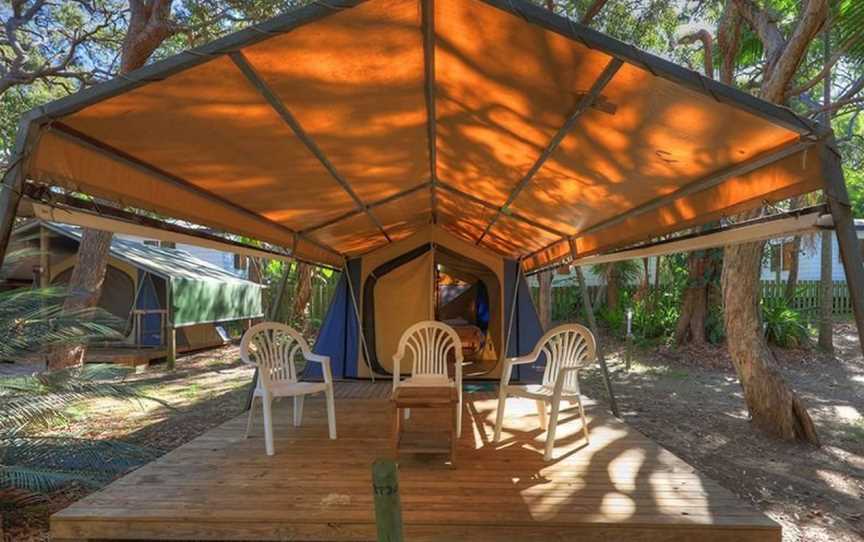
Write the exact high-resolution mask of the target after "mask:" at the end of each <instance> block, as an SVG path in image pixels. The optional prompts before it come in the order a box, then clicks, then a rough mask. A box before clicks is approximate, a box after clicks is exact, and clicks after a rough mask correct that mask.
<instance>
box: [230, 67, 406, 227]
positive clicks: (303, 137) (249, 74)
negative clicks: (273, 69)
mask: <svg viewBox="0 0 864 542" xmlns="http://www.w3.org/2000/svg"><path fill="white" fill-rule="evenodd" d="M228 56H230V57H231V60H233V61H234V64H235V65H236V66H237V68H238V69H239V70H240V71H241V72H242V73H243V75H244V76H245V77H246V79H247V80H248V81H249V83H251V84H252V86H253V87H255V89H256V90H257V91H258V92H259V93H260V94H261V95H262V96H263V97H264V99H265V100H266V101H267V103H268V104H270V107H272V108H273V110H274V111H275V112H276V113H277V114H278V115H279V116H280V117H282V120H283V121H285V124H287V125H288V127H289V128H291V130H292V131H293V132H294V134H295V135H296V136H297V137H298V138H299V139H300V141H302V142H303V144H304V145H306V148H308V149H309V151H310V152H311V153H312V154H314V155H315V157H316V158H317V159H318V160H319V161H320V162H321V164H322V165H323V166H324V168H325V169H326V170H327V171H328V172H329V173H330V175H331V176H332V177H333V178H334V179H335V180H336V182H337V183H339V186H341V187H342V189H343V190H345V192H346V193H347V194H348V195H349V196H351V199H352V200H354V203H355V204H356V205H357V209H358V210H361V211H363V212H364V213H366V215H367V216H368V217H369V220H371V221H372V223H373V224H375V226H376V227H377V228H378V229H379V230H381V234H382V235H383V236H384V238H385V239H387V241H388V242H392V241H393V240H392V239H390V236H389V235H387V231H386V230H385V229H384V226H383V225H382V224H381V222H380V221H379V220H378V217H376V216H375V215H374V214H373V213H372V211H371V210H370V209H369V207H368V206H367V205H366V204H365V203H363V201H362V200H361V199H360V197H359V196H358V195H357V193H356V192H354V189H353V188H351V185H350V184H348V181H347V180H345V177H343V176H342V174H341V173H339V171H337V170H336V167H335V166H334V165H333V163H332V162H330V159H329V158H327V155H325V154H324V151H322V150H321V148H320V147H319V146H318V145H317V144H316V143H315V142H314V141H313V140H312V138H311V137H309V134H307V133H306V131H305V130H304V129H303V126H301V125H300V123H299V122H298V121H297V119H296V118H294V115H292V114H291V112H290V111H288V108H287V107H285V104H284V103H282V100H280V99H279V97H278V96H276V93H275V92H273V90H272V89H271V88H270V86H269V85H267V83H265V82H264V80H263V79H261V77H260V76H259V75H258V72H256V71H255V68H254V67H252V64H250V63H249V60H248V59H247V58H246V56H245V55H244V54H243V53H242V52H240V51H234V52H232V53H229V55H228Z"/></svg>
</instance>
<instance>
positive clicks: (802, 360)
mask: <svg viewBox="0 0 864 542" xmlns="http://www.w3.org/2000/svg"><path fill="white" fill-rule="evenodd" d="M835 333H836V335H835V345H836V356H829V355H825V354H822V353H819V352H817V351H814V350H802V351H794V350H793V351H790V350H778V351H777V352H776V353H777V357H778V360H779V364H778V365H779V367H780V369H781V371H782V373H783V375H784V377H785V378H786V379H787V381H788V382H789V383H790V384H791V385H792V388H793V389H794V390H796V391H797V392H798V393H799V394H800V396H801V397H802V398H803V400H804V402H805V404H806V405H807V407H808V410H809V412H810V415H811V416H812V417H813V421H814V422H815V424H816V427H817V431H818V434H819V437H820V439H821V441H822V446H821V447H820V448H816V447H813V446H808V445H796V444H788V443H785V442H781V441H777V440H774V439H771V438H769V437H766V436H765V435H764V434H763V433H760V432H759V431H757V430H756V429H754V428H752V427H751V426H750V423H749V422H748V416H747V410H746V408H745V406H744V400H743V395H742V392H741V387H740V385H739V384H738V380H737V378H736V375H735V372H734V369H733V368H732V364H731V361H729V359H728V355H727V354H726V352H725V350H723V349H719V348H712V349H707V350H699V351H694V350H685V351H669V350H667V349H662V348H661V349H657V348H653V349H648V350H640V351H636V352H635V353H634V354H633V356H632V360H633V361H632V365H631V370H630V371H629V372H625V371H624V364H623V359H622V358H623V356H624V348H623V345H620V344H619V345H614V346H615V347H614V349H613V350H612V352H610V354H609V358H610V362H611V364H610V365H611V369H612V371H613V375H614V377H613V386H614V391H615V394H616V397H617V399H618V404H619V407H620V409H621V412H622V416H623V417H624V419H625V421H627V423H629V424H631V425H632V426H634V427H635V428H637V429H638V430H639V431H641V432H642V433H644V434H645V435H647V436H649V437H651V438H652V439H654V440H655V441H657V442H658V443H660V444H661V445H662V446H664V447H665V448H667V449H669V450H670V451H672V452H673V453H675V454H676V455H678V456H679V457H681V458H682V459H684V460H685V461H687V462H688V463H690V464H691V465H693V466H694V467H696V468H698V469H699V470H700V471H702V472H704V473H705V474H706V475H708V476H709V477H710V478H713V479H714V480H716V481H718V482H719V483H720V484H722V485H723V486H725V487H726V488H727V489H729V490H731V491H732V492H733V493H735V494H736V495H738V496H740V497H741V498H743V499H745V500H747V501H750V502H752V503H754V504H755V505H756V506H758V507H759V508H760V509H761V510H763V511H764V512H765V513H766V514H767V515H768V516H770V517H771V518H772V519H774V520H775V521H777V522H779V523H780V524H781V525H782V526H783V541H784V542H793V541H795V542H798V541H802V542H803V541H806V542H823V541H824V542H829V541H830V542H846V541H861V540H864V359H862V355H861V351H860V350H859V348H858V341H857V333H855V331H854V327H853V326H851V325H849V324H841V325H837V326H836V329H835ZM586 380H587V386H585V390H584V391H585V393H586V394H587V395H590V396H592V397H595V398H597V399H600V400H604V399H605V397H606V392H605V389H604V388H603V385H602V381H601V380H600V378H599V374H593V375H590V376H589V377H588V378H587V379H586Z"/></svg>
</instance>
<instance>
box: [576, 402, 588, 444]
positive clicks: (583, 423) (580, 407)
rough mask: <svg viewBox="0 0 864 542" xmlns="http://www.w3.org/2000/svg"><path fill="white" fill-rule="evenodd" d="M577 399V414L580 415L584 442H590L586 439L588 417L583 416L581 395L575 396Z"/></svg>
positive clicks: (583, 408)
mask: <svg viewBox="0 0 864 542" xmlns="http://www.w3.org/2000/svg"><path fill="white" fill-rule="evenodd" d="M577 401H579V414H581V415H582V432H583V433H585V444H590V443H591V441H590V440H588V419H587V418H586V417H585V407H583V406H582V396H581V395H580V396H579V397H578V398H577Z"/></svg>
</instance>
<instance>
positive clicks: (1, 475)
mask: <svg viewBox="0 0 864 542" xmlns="http://www.w3.org/2000/svg"><path fill="white" fill-rule="evenodd" d="M71 482H79V483H81V484H83V485H86V486H90V487H94V488H95V487H99V486H100V485H102V484H101V482H99V481H97V480H94V479H93V478H92V476H88V475H86V474H81V473H75V472H59V471H54V470H50V469H40V468H33V467H22V466H17V465H11V466H9V465H0V488H13V489H18V490H23V491H28V492H30V493H50V492H52V491H56V490H58V489H60V488H62V487H63V486H66V485H68V484H69V483H71Z"/></svg>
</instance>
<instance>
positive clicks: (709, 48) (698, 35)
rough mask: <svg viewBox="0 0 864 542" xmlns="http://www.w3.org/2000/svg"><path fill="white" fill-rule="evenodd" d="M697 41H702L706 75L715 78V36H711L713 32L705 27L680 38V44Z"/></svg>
mask: <svg viewBox="0 0 864 542" xmlns="http://www.w3.org/2000/svg"><path fill="white" fill-rule="evenodd" d="M697 41H701V42H702V53H703V54H702V58H703V62H704V65H705V75H706V76H707V77H710V78H711V79H714V38H713V37H711V33H710V32H708V31H707V30H705V29H704V28H703V29H702V30H699V31H697V32H693V33H692V34H687V35H686V36H682V37H681V38H680V39H679V40H678V43H679V44H680V45H688V44H691V43H695V42H697Z"/></svg>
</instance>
